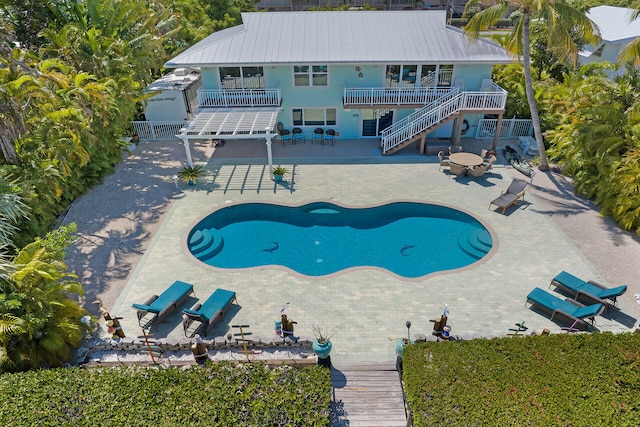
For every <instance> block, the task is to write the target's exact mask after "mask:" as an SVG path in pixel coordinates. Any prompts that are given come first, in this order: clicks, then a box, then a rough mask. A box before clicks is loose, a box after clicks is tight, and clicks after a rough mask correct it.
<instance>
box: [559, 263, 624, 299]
mask: <svg viewBox="0 0 640 427" xmlns="http://www.w3.org/2000/svg"><path fill="white" fill-rule="evenodd" d="M552 285H553V286H555V287H556V289H563V290H565V291H566V292H570V293H571V294H574V298H575V299H577V300H580V299H581V298H582V299H586V300H587V301H591V302H593V301H595V302H599V303H602V304H607V301H606V300H610V301H611V303H612V304H613V305H616V304H617V302H618V301H617V298H618V297H619V296H620V295H622V294H624V293H625V292H626V291H627V286H626V285H623V286H618V287H617V288H611V289H607V288H605V287H604V286H602V285H601V284H599V283H597V282H594V281H588V282H585V281H584V280H582V279H580V278H578V277H576V276H574V275H573V274H571V273H567V272H566V271H563V272H561V273H560V274H558V275H557V276H556V277H554V278H553V280H551V285H549V286H550V287H551V286H552Z"/></svg>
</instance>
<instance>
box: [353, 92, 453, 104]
mask: <svg viewBox="0 0 640 427" xmlns="http://www.w3.org/2000/svg"><path fill="white" fill-rule="evenodd" d="M447 92H451V88H433V87H397V88H389V87H368V88H352V87H347V88H344V99H343V102H344V106H345V107H347V106H349V105H379V104H387V105H416V104H418V105H424V104H429V103H431V102H433V101H435V100H436V99H438V98H439V97H441V96H442V95H444V94H446V93H447Z"/></svg>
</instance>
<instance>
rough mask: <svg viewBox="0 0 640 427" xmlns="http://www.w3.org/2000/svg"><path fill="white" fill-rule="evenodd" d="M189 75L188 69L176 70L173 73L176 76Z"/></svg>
mask: <svg viewBox="0 0 640 427" xmlns="http://www.w3.org/2000/svg"><path fill="white" fill-rule="evenodd" d="M187 74H189V70H187V69H186V68H176V69H175V70H174V71H173V75H174V76H186V75H187Z"/></svg>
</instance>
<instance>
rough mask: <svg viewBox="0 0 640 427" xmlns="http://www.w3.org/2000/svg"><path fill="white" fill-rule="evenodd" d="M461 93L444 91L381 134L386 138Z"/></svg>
mask: <svg viewBox="0 0 640 427" xmlns="http://www.w3.org/2000/svg"><path fill="white" fill-rule="evenodd" d="M459 94H460V91H459V90H458V89H453V90H448V91H447V92H445V93H443V94H442V96H440V97H439V98H437V99H435V100H434V101H433V102H431V103H429V104H427V105H425V106H424V107H422V108H421V109H419V110H418V111H416V112H414V113H411V114H409V115H408V116H407V117H405V118H404V119H402V120H398V121H397V122H395V123H394V124H393V125H391V126H389V127H388V128H386V129H384V130H383V131H382V134H381V135H382V137H383V138H384V137H385V136H387V135H389V134H391V133H393V132H395V131H396V130H398V129H402V128H404V127H405V126H406V125H408V124H409V123H411V122H413V121H415V120H418V119H419V118H420V117H422V116H424V115H425V114H426V113H428V112H429V111H431V110H433V109H434V108H436V107H437V106H438V105H439V104H442V103H445V102H447V101H449V100H451V99H453V98H455V97H456V96H458V95H459Z"/></svg>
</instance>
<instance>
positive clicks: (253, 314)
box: [67, 140, 640, 361]
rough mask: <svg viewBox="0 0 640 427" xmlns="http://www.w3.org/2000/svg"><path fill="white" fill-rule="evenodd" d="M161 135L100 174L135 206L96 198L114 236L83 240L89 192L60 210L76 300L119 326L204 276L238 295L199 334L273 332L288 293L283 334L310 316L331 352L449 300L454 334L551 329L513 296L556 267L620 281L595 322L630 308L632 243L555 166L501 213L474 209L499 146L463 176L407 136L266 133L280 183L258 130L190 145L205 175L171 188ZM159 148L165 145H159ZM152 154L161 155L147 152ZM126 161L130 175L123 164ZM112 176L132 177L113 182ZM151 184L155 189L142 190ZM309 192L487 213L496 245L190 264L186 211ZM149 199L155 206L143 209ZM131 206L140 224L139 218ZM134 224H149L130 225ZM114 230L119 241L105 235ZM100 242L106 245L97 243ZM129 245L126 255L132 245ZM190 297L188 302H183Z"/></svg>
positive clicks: (360, 344)
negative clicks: (321, 260) (408, 266)
mask: <svg viewBox="0 0 640 427" xmlns="http://www.w3.org/2000/svg"><path fill="white" fill-rule="evenodd" d="M509 143H510V144H511V145H512V146H517V143H515V142H513V141H511V142H509ZM172 144H176V142H143V143H141V144H140V146H139V147H138V148H136V149H135V150H134V152H133V154H132V155H131V156H130V157H129V158H127V159H126V160H125V164H124V166H123V170H120V171H119V172H116V174H115V175H114V176H113V179H114V180H119V181H117V182H118V184H119V187H120V188H121V189H122V191H120V192H114V191H113V188H112V189H111V190H112V191H111V192H113V193H114V196H113V197H114V199H113V200H114V201H118V200H119V199H118V197H120V198H122V197H123V191H124V192H127V194H128V192H129V191H132V192H134V193H136V192H137V195H138V199H135V197H134V200H136V201H135V202H133V204H134V205H135V206H127V204H122V203H120V204H118V206H113V205H112V206H110V204H109V201H108V200H103V203H102V206H104V207H103V208H102V209H105V210H109V209H112V210H114V212H113V213H112V214H111V215H113V216H115V217H118V218H127V219H128V223H130V224H129V225H130V226H131V227H133V229H129V228H128V227H126V226H125V227H120V232H119V235H118V236H117V239H108V238H107V237H105V239H104V240H105V241H103V242H102V243H100V242H97V241H96V239H95V236H96V235H104V236H109V234H108V232H107V234H104V233H105V232H106V231H105V230H106V229H108V228H109V227H114V224H115V223H117V221H116V220H115V219H114V218H111V220H109V214H107V213H105V214H104V218H98V219H95V220H90V219H85V218H84V217H83V214H84V215H86V214H85V213H84V212H91V210H85V209H82V206H83V204H84V203H90V202H88V200H89V199H90V198H91V197H92V196H93V194H92V193H90V194H89V195H87V196H85V198H83V200H79V201H78V202H77V205H76V206H75V207H74V209H73V210H72V211H71V212H70V214H69V215H68V219H67V222H68V221H71V220H74V221H77V222H78V224H79V232H80V234H81V237H82V238H81V239H79V241H78V245H77V247H76V248H75V249H74V251H72V253H71V254H70V258H71V259H70V262H69V263H70V265H72V267H74V268H75V270H76V271H77V272H78V274H80V275H81V277H82V279H83V283H85V287H87V293H88V297H87V301H89V300H90V298H92V297H94V296H97V297H102V298H103V299H106V301H107V303H108V302H109V298H111V301H114V303H113V305H112V309H111V312H112V313H113V314H115V315H118V316H122V317H123V318H124V319H123V320H122V321H121V322H122V325H123V329H124V330H125V331H126V332H127V333H128V334H129V335H130V336H136V335H138V331H139V330H140V328H139V326H138V325H137V321H136V320H137V319H136V316H135V313H134V310H133V309H132V308H131V304H132V303H134V302H137V303H139V302H143V301H144V300H145V299H146V298H147V297H148V296H150V295H152V294H159V293H161V292H162V291H163V290H164V289H166V287H167V286H169V285H170V284H171V283H172V282H173V281H174V280H182V281H185V282H188V283H192V284H193V285H194V288H195V294H196V296H197V298H198V299H199V300H204V299H206V298H207V297H208V296H209V295H210V294H211V293H212V292H213V291H214V290H215V289H216V288H218V287H220V288H224V289H229V290H233V291H235V292H236V293H237V297H238V304H239V305H238V306H234V307H233V308H232V309H231V310H230V311H229V315H228V316H226V317H225V319H226V321H222V322H220V323H218V324H217V326H216V327H215V328H214V329H213V330H212V332H211V334H209V337H213V336H222V335H226V333H227V332H228V331H229V325H231V324H248V325H250V328H249V331H250V332H251V333H252V334H253V337H254V338H255V337H258V336H260V337H267V338H270V337H273V336H274V331H273V325H274V321H275V320H277V319H278V318H279V313H280V309H281V308H282V307H283V306H284V305H285V304H287V303H288V305H287V307H288V309H287V314H288V315H289V317H290V318H291V319H293V320H295V321H296V322H297V325H296V330H295V333H296V335H299V336H312V330H311V326H312V325H313V324H324V325H326V326H327V327H329V328H334V327H335V328H337V333H336V335H335V336H334V337H333V339H332V342H333V343H334V351H333V353H332V355H333V358H334V359H335V360H336V361H387V360H393V359H394V358H395V355H394V350H395V343H396V340H397V339H398V338H401V337H404V336H406V333H407V331H406V327H405V321H406V320H410V321H411V322H412V324H413V326H412V329H411V332H412V333H426V334H429V333H430V331H431V329H432V326H433V324H432V323H431V322H429V320H430V319H435V318H436V317H437V316H439V315H440V314H442V310H443V305H444V303H447V304H448V306H449V310H450V313H451V314H450V318H449V325H450V326H452V333H453V334H456V335H462V336H485V337H490V336H503V335H506V334H507V333H508V332H509V328H512V327H513V325H514V324H515V323H516V322H522V321H524V322H525V323H526V325H527V326H528V327H529V330H530V331H531V330H537V331H541V330H542V329H544V328H548V329H550V330H551V331H552V332H556V331H559V330H560V326H559V325H557V324H555V323H553V322H551V321H549V319H548V317H547V316H545V315H541V314H539V313H537V312H535V311H533V310H530V309H529V308H526V307H525V300H526V295H527V294H528V293H529V292H530V291H531V290H532V289H533V288H534V287H536V286H538V287H542V288H546V287H547V286H548V284H549V282H550V280H551V278H553V277H554V276H555V275H556V274H557V273H558V272H560V271H561V270H567V271H570V272H571V273H573V274H575V275H576V276H579V277H582V278H584V279H585V280H590V279H593V280H598V281H600V282H602V283H606V284H608V285H609V286H616V285H620V284H628V285H630V289H629V291H628V292H627V294H625V295H624V296H623V298H621V299H620V302H619V307H620V310H617V311H616V310H614V311H612V312H611V313H612V314H613V315H609V317H599V318H598V319H597V322H596V325H597V327H598V329H599V330H611V331H616V332H620V331H628V330H632V329H633V328H634V326H635V324H636V322H637V320H636V319H637V318H638V316H640V305H638V304H636V302H635V298H634V294H635V293H637V292H638V288H637V285H636V283H634V282H632V281H631V280H632V279H631V278H637V277H638V268H639V267H638V266H637V262H633V261H632V260H633V259H636V260H637V259H638V258H637V256H638V254H640V243H639V241H638V239H637V237H636V236H633V235H631V234H629V233H624V232H621V231H620V230H618V229H616V228H615V227H612V226H611V224H610V223H609V222H608V221H606V220H602V219H600V218H598V217H597V212H595V211H594V210H593V207H592V206H591V205H590V204H589V203H588V202H585V201H583V200H581V199H578V198H575V197H573V196H572V193H571V192H570V187H568V186H567V183H566V180H565V179H564V178H563V177H561V176H558V175H554V174H551V173H549V174H542V173H538V174H537V175H536V176H535V177H534V179H533V186H530V187H529V189H528V190H527V195H526V197H525V199H526V201H525V202H524V203H521V204H519V205H518V206H517V207H512V208H510V209H509V210H508V211H507V214H506V215H501V214H500V213H498V212H495V211H494V210H493V209H491V210H489V209H487V207H488V204H489V201H490V200H492V199H493V198H495V197H496V196H497V195H499V194H500V191H501V190H502V189H503V188H504V187H505V186H507V185H508V183H509V182H510V181H511V179H512V178H513V177H518V178H524V176H522V175H519V173H518V172H516V171H514V170H513V169H511V168H510V167H505V166H504V158H503V157H502V156H501V155H500V156H499V158H498V162H497V164H496V165H494V168H493V171H492V173H490V174H488V175H487V177H486V178H487V179H485V180H483V181H477V182H476V181H474V180H472V179H467V178H456V179H451V178H449V176H448V175H447V173H444V172H439V171H438V162H437V157H435V156H430V157H427V156H419V155H418V152H417V150H413V148H411V147H410V148H407V149H405V150H403V151H401V152H399V153H398V154H396V155H394V156H391V157H383V156H381V155H380V151H379V149H378V148H377V147H376V142H375V141H372V140H361V141H351V142H348V141H341V140H337V141H336V145H335V147H332V146H329V145H324V146H320V145H317V144H316V145H311V144H309V143H307V144H297V145H286V146H284V147H282V146H281V145H280V144H273V150H274V164H279V165H282V166H284V167H285V168H287V169H288V170H289V175H287V176H286V180H285V181H286V182H284V183H282V184H275V183H274V182H273V181H272V180H271V174H270V171H269V170H268V167H267V166H266V159H265V157H266V156H265V153H266V148H265V145H264V141H227V143H226V144H225V145H224V146H223V147H218V148H215V149H214V148H212V147H210V146H208V145H203V144H200V145H196V144H194V146H195V147H194V152H195V156H194V162H195V163H197V164H206V169H207V171H208V175H207V177H206V178H205V179H203V180H201V181H200V182H199V183H198V185H197V186H196V187H195V188H193V187H190V188H187V187H186V186H180V190H179V191H178V190H177V189H176V186H175V185H174V183H173V182H172V181H171V176H172V175H173V174H174V173H175V171H177V169H178V168H179V165H180V160H181V159H183V158H184V150H183V149H182V147H180V146H179V145H178V146H177V147H176V146H175V145H172ZM467 144H474V147H473V149H474V150H475V149H477V150H478V151H479V149H480V148H486V147H484V145H489V146H490V144H491V141H483V142H482V141H481V142H475V141H465V145H467ZM482 144H484V145H482ZM481 145H482V146H481ZM466 148H467V149H471V147H470V146H467V147H466ZM169 151H170V152H171V153H173V155H175V156H176V157H173V158H169V157H166V156H167V152H169ZM158 155H161V156H164V158H166V159H167V161H166V162H159V161H158V160H157V158H156V156H158ZM182 165H184V161H183V162H182ZM145 169H146V170H145ZM143 170H144V173H143V172H142V171H143ZM129 171H130V172H131V173H132V174H133V175H131V176H128V175H127V173H128V172H129ZM134 173H135V174H134ZM141 174H142V175H144V176H145V177H148V178H149V179H151V178H152V179H153V183H150V184H149V186H148V187H145V186H141V185H140V184H139V182H137V181H133V180H135V179H142V178H141ZM122 180H125V182H123V181H122ZM126 180H132V181H133V184H131V185H130V186H129V185H127V183H126ZM108 185H109V182H107V183H105V184H104V185H103V186H102V187H104V186H108ZM108 190H109V188H106V189H104V188H103V189H97V190H95V192H94V193H99V192H101V191H102V192H104V194H103V195H106V194H107V193H109V191H108ZM147 192H149V193H150V194H146V193H147ZM154 192H155V193H161V195H158V194H156V196H155V197H153V194H154ZM134 195H135V194H134ZM127 197H128V196H127ZM140 198H142V200H140ZM147 198H148V200H147ZM138 200H140V201H138ZM314 200H331V201H336V202H338V203H341V204H345V205H352V206H366V205H371V204H378V203H382V202H389V201H393V200H417V201H424V202H433V203H440V204H444V205H449V206H453V207H456V208H459V209H462V210H464V211H466V212H469V213H472V214H473V215H475V216H477V217H478V218H480V219H482V220H483V221H484V222H485V223H486V224H488V225H489V226H490V227H491V228H492V229H493V231H494V232H495V233H496V235H497V236H498V241H497V242H496V243H495V244H497V245H498V246H499V247H498V250H497V252H496V253H495V255H494V256H493V257H491V258H490V259H483V260H481V261H480V262H478V263H476V264H474V268H471V269H468V270H464V271H456V272H453V273H446V272H445V273H442V274H436V275H432V276H430V277H428V278H426V279H423V280H417V281H408V280H399V279H397V278H395V277H393V276H391V275H389V274H385V273H383V272H379V271H372V270H366V269H362V270H357V271H351V272H348V273H344V274H338V275H335V276H328V277H324V278H308V277H303V276H300V275H297V274H295V273H291V272H288V271H285V270H283V269H279V268H275V267H265V268H256V269H250V270H242V271H222V270H216V269H213V268H210V267H207V266H205V265H203V264H198V263H197V262H195V261H194V260H193V259H192V258H191V257H190V256H188V255H187V254H186V253H185V251H184V241H185V239H186V233H187V232H188V230H189V229H190V227H191V226H192V225H193V224H194V222H195V221H197V220H198V219H199V218H201V217H203V216H205V215H206V214H208V213H209V212H211V211H212V210H214V209H216V208H218V207H221V206H224V205H225V204H226V203H229V202H234V203H235V202H249V201H251V202H255V201H260V202H269V203H284V204H304V203H307V202H311V201H314ZM116 203H117V202H116ZM114 205H115V203H114ZM145 205H146V206H145ZM154 208H155V209H154ZM154 210H157V212H155V215H152V216H151V217H149V215H150V214H153V211H154ZM145 215H146V218H147V219H146V221H149V223H148V224H144V223H143V221H145ZM585 218H587V221H588V222H585ZM83 221H85V222H84V223H83ZM99 221H103V222H102V225H100V224H99V223H98V222H99ZM585 224H587V227H590V228H588V230H589V232H588V233H587V232H584V230H587V228H585ZM100 227H102V228H100ZM144 227H150V228H151V229H150V230H148V231H143V230H140V228H144ZM561 228H564V229H566V230H568V232H569V234H570V235H571V237H572V238H573V239H575V240H574V241H572V240H571V239H570V238H569V237H567V234H565V232H563V231H562V229H561ZM99 230H102V231H99ZM92 233H93V234H92ZM106 240H110V241H109V242H106ZM115 240H119V245H120V246H119V247H118V246H117V245H116V244H115V243H116V242H115ZM87 241H91V244H88V243H87ZM111 241H113V243H112V242H111ZM110 244H113V246H112V247H111V248H110V250H111V252H110V258H109V263H110V264H111V265H113V266H114V267H115V268H118V269H119V273H120V274H119V275H117V276H114V277H111V278H109V275H110V272H108V271H107V272H106V276H107V277H99V270H100V269H101V268H102V269H103V270H105V267H104V266H102V267H101V266H100V265H98V264H97V263H95V261H96V259H97V258H96V256H97V255H98V254H99V253H100V251H103V250H107V249H108V246H109V245H110ZM105 245H106V246H107V248H103V246H105ZM147 245H148V246H147ZM127 248H128V252H127V254H128V255H130V256H132V257H133V259H131V260H128V261H127V262H128V264H127V265H126V266H125V267H123V268H120V267H121V266H119V265H118V259H122V260H123V261H124V259H123V257H122V256H120V257H119V255H118V252H119V251H122V250H126V249H127ZM581 250H582V251H581ZM616 251H618V252H616ZM620 251H623V252H620ZM136 252H137V254H136ZM601 252H602V253H601ZM142 253H144V255H142V258H141V259H140V260H139V262H137V258H136V257H139V256H140V254H142ZM83 257H84V259H83ZM633 257H636V258H633ZM594 264H595V265H594ZM618 266H620V268H617V267H618ZM106 270H108V269H106ZM94 282H95V283H94ZM125 283H126V285H125ZM120 291H121V292H120ZM194 301H195V299H191V300H189V301H188V302H187V303H186V304H185V305H184V307H187V306H190V304H191V303H193V302H194ZM89 302H91V301H89ZM605 316H606V315H605ZM180 320H181V319H180V316H179V315H178V314H177V313H176V314H174V315H172V316H169V317H168V320H167V321H165V322H164V323H161V324H160V327H159V329H158V330H154V331H153V333H154V334H155V336H156V337H157V338H161V337H165V336H167V337H172V338H184V334H183V331H182V326H181V324H180Z"/></svg>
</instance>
